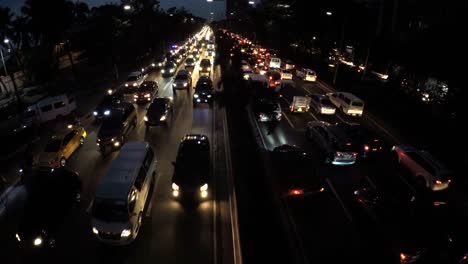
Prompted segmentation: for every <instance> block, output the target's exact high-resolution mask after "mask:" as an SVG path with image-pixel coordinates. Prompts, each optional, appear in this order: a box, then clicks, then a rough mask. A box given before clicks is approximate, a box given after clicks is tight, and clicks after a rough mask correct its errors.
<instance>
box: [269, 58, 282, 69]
mask: <svg viewBox="0 0 468 264" xmlns="http://www.w3.org/2000/svg"><path fill="white" fill-rule="evenodd" d="M270 68H273V69H279V68H281V59H280V58H271V59H270Z"/></svg>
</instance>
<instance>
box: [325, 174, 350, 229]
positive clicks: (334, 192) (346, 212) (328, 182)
mask: <svg viewBox="0 0 468 264" xmlns="http://www.w3.org/2000/svg"><path fill="white" fill-rule="evenodd" d="M326 181H327V184H328V186H329V187H330V189H331V190H332V192H333V194H334V195H335V198H336V200H338V202H339V203H340V205H341V207H342V208H343V211H344V212H345V214H346V217H347V218H348V220H349V221H350V222H352V221H353V217H352V216H351V214H350V213H349V211H348V209H346V206H345V204H344V203H343V201H342V200H341V198H340V196H339V195H338V193H337V192H336V190H335V187H333V184H332V183H331V181H330V179H329V178H327V179H326Z"/></svg>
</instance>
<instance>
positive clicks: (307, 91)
mask: <svg viewBox="0 0 468 264" xmlns="http://www.w3.org/2000/svg"><path fill="white" fill-rule="evenodd" d="M302 89H304V91H306V93H308V94H312V93H311V92H309V90H307V89H306V88H305V87H304V86H302Z"/></svg>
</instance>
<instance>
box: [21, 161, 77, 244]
mask: <svg viewBox="0 0 468 264" xmlns="http://www.w3.org/2000/svg"><path fill="white" fill-rule="evenodd" d="M32 173H33V175H32V176H31V178H32V179H33V180H32V183H31V184H29V185H28V186H29V187H28V188H27V189H26V192H27V198H26V201H25V203H24V207H23V213H22V216H21V217H20V218H19V220H18V223H17V230H16V234H15V237H16V241H17V242H18V244H20V245H21V246H22V248H26V249H34V250H41V249H46V248H54V247H55V246H56V243H57V242H58V241H57V239H58V234H59V232H60V229H61V228H62V226H63V225H64V223H65V222H66V218H67V217H70V216H71V215H72V214H73V211H76V212H77V211H79V204H80V200H81V188H82V184H81V181H80V178H79V176H78V173H76V172H73V171H70V170H68V169H66V168H58V169H55V170H54V171H52V172H41V171H33V172H32ZM63 242H64V243H66V242H65V241H63Z"/></svg>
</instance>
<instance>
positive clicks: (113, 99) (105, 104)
mask: <svg viewBox="0 0 468 264" xmlns="http://www.w3.org/2000/svg"><path fill="white" fill-rule="evenodd" d="M122 101H123V94H122V93H119V92H116V93H113V94H108V95H106V96H104V98H103V99H102V100H101V102H100V103H99V104H98V106H97V107H96V109H95V110H94V111H93V116H94V117H95V118H96V119H103V118H107V117H109V116H110V115H111V114H112V110H113V109H114V108H115V107H116V106H117V105H118V104H120V103H121V102H122Z"/></svg>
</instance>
